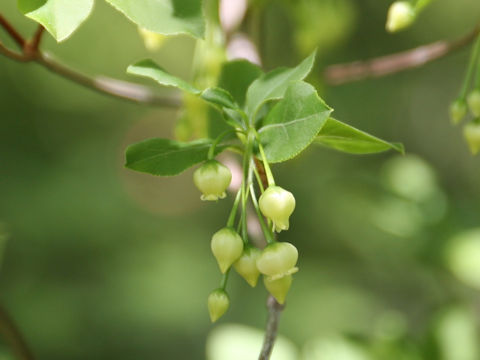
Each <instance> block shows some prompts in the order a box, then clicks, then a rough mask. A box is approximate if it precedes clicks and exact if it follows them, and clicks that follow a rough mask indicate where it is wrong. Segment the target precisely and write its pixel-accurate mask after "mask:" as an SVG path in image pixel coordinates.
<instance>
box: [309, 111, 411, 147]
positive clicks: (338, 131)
mask: <svg viewBox="0 0 480 360" xmlns="http://www.w3.org/2000/svg"><path fill="white" fill-rule="evenodd" d="M315 142H316V143H318V144H321V145H323V146H326V147H329V148H332V149H335V150H339V151H343V152H346V153H350V154H373V153H379V152H382V151H387V150H391V149H393V150H396V151H399V152H401V153H402V154H403V153H404V148H403V145H402V144H399V143H389V142H387V141H384V140H382V139H379V138H377V137H375V136H372V135H370V134H367V133H366V132H363V131H361V130H358V129H356V128H354V127H352V126H350V125H347V124H345V123H343V122H341V121H338V120H335V119H333V118H329V119H328V120H327V123H326V124H325V125H324V126H323V127H322V129H321V130H320V132H319V134H318V136H317V139H316V140H315Z"/></svg>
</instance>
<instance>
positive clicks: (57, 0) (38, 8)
mask: <svg viewBox="0 0 480 360" xmlns="http://www.w3.org/2000/svg"><path fill="white" fill-rule="evenodd" d="M18 8H19V9H20V11H21V12H22V13H23V14H24V15H25V16H26V17H29V18H30V19H32V20H35V21H36V22H38V23H39V24H41V25H42V26H43V27H44V28H45V29H46V30H47V31H48V32H49V33H50V34H51V35H52V36H53V37H54V38H55V39H56V40H57V41H63V40H65V39H66V38H68V37H69V36H70V35H71V34H72V33H73V32H74V31H75V30H76V29H77V28H78V27H79V26H80V24H81V23H82V22H83V21H85V19H86V18H87V17H88V15H90V12H91V11H92V8H93V0H18Z"/></svg>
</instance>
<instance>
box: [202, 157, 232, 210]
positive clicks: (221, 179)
mask: <svg viewBox="0 0 480 360" xmlns="http://www.w3.org/2000/svg"><path fill="white" fill-rule="evenodd" d="M231 180H232V173H231V172H230V169H229V168H228V167H226V166H225V165H223V164H221V163H219V162H218V161H217V160H208V161H205V163H204V164H203V165H202V166H200V167H199V168H198V169H197V170H195V173H194V174H193V182H194V183H195V185H196V186H197V188H198V189H199V190H200V191H201V192H202V196H201V197H200V198H201V199H202V200H210V201H215V200H218V199H223V198H224V197H225V196H227V194H226V193H225V190H227V188H228V185H230V181H231Z"/></svg>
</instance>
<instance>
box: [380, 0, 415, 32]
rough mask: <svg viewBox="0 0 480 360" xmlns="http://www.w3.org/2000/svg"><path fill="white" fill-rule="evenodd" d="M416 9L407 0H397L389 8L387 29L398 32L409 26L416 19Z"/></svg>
mask: <svg viewBox="0 0 480 360" xmlns="http://www.w3.org/2000/svg"><path fill="white" fill-rule="evenodd" d="M415 16H416V14H415V9H414V8H413V6H412V5H411V4H410V3H409V2H407V1H395V2H394V3H393V4H392V5H390V8H389V9H388V15H387V24H386V25H385V27H386V29H387V31H389V32H392V33H393V32H397V31H399V30H403V29H405V28H407V27H409V26H410V25H411V24H412V23H413V21H414V20H415Z"/></svg>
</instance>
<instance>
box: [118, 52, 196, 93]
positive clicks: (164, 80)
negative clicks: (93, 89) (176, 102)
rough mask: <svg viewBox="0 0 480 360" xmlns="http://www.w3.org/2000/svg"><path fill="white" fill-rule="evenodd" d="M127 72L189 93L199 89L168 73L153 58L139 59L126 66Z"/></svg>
mask: <svg viewBox="0 0 480 360" xmlns="http://www.w3.org/2000/svg"><path fill="white" fill-rule="evenodd" d="M127 73H128V74H132V75H138V76H143V77H147V78H150V79H153V80H155V81H156V82H158V83H159V84H161V85H165V86H173V87H176V88H179V89H180V90H183V91H186V92H189V93H191V94H196V95H198V94H200V92H201V91H200V90H198V89H197V88H195V87H194V86H193V85H190V84H189V83H188V82H186V81H185V80H182V79H180V78H178V77H176V76H173V75H170V74H169V73H167V72H166V71H165V70H163V69H162V68H161V67H160V66H158V65H157V64H155V62H153V60H150V59H145V60H141V61H139V62H137V63H135V64H133V65H130V66H129V67H128V68H127Z"/></svg>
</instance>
